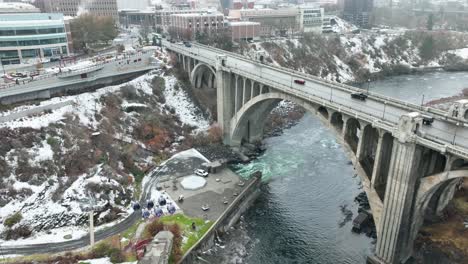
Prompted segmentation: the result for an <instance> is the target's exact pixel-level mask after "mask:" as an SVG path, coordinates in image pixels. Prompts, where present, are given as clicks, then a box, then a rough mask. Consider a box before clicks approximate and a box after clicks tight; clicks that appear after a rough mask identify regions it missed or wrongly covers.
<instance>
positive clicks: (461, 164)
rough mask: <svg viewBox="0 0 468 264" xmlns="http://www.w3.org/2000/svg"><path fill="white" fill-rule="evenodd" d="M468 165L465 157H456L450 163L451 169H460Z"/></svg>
mask: <svg viewBox="0 0 468 264" xmlns="http://www.w3.org/2000/svg"><path fill="white" fill-rule="evenodd" d="M467 167H468V161H466V160H464V159H456V160H454V161H453V162H452V164H450V170H460V169H462V168H467Z"/></svg>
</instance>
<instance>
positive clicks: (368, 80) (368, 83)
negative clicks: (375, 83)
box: [367, 79, 370, 94]
mask: <svg viewBox="0 0 468 264" xmlns="http://www.w3.org/2000/svg"><path fill="white" fill-rule="evenodd" d="M369 86H370V79H367V94H369Z"/></svg>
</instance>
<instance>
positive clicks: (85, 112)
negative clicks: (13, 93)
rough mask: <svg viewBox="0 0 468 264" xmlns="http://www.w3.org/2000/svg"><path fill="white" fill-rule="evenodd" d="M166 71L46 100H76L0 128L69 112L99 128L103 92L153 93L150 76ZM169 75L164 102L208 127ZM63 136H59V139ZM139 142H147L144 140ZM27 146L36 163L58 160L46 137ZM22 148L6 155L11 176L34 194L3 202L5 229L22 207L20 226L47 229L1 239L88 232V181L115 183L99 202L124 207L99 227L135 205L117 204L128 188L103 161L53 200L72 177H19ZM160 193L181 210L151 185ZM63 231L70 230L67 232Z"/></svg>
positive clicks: (49, 238) (47, 121)
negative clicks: (36, 182)
mask: <svg viewBox="0 0 468 264" xmlns="http://www.w3.org/2000/svg"><path fill="white" fill-rule="evenodd" d="M161 74H162V73H161V72H160V71H153V72H151V73H148V74H145V75H143V76H141V77H138V78H136V79H134V80H132V81H130V82H128V83H125V84H122V85H116V86H108V87H105V88H101V89H98V90H96V91H93V92H88V93H82V94H78V95H73V96H63V97H55V98H51V99H48V100H44V101H41V102H40V104H39V105H40V106H44V105H52V104H56V103H60V102H65V101H71V102H72V103H71V104H70V105H66V106H63V107H60V108H58V109H55V110H52V111H46V112H43V113H40V114H36V115H34V116H27V117H23V118H19V119H16V120H12V121H7V122H3V123H0V128H5V129H12V130H13V129H17V128H34V129H41V128H44V127H47V126H49V125H51V124H58V123H63V122H64V120H65V119H66V118H67V116H69V115H75V116H77V117H78V118H79V122H80V124H81V125H84V126H85V127H87V128H89V129H90V130H92V131H98V126H99V125H100V121H99V120H97V119H96V116H97V115H96V114H97V113H99V112H100V111H101V110H102V108H103V107H104V105H103V103H102V102H101V98H102V97H103V96H105V95H106V94H109V93H117V92H118V91H119V90H120V88H121V87H123V86H126V85H132V86H133V87H135V89H136V90H137V92H139V93H142V94H146V95H148V96H150V95H151V96H153V90H152V87H151V81H152V80H153V78H154V77H155V76H159V75H161ZM164 79H165V81H166V87H165V90H164V95H165V97H166V102H165V104H166V105H168V106H170V107H172V108H174V109H175V113H176V114H177V115H178V116H179V118H180V120H181V121H182V122H183V123H185V124H188V125H190V126H193V127H196V128H197V131H202V130H204V129H206V128H207V127H208V126H209V122H208V121H207V120H205V119H203V117H199V116H198V115H197V113H196V112H197V111H196V107H195V106H194V105H193V103H192V102H191V101H190V99H189V97H188V96H187V94H186V93H185V92H184V91H183V90H182V89H178V90H176V89H175V88H174V85H175V83H176V79H175V77H172V76H164ZM121 106H122V107H145V106H146V105H145V104H142V103H135V102H128V101H125V99H123V103H122V105H121ZM35 107H37V106H36V105H23V106H18V107H15V108H14V109H11V110H9V111H5V112H2V113H1V114H0V115H2V116H8V115H10V114H12V113H17V112H21V111H24V110H27V109H34V108H35ZM159 107H161V109H162V107H164V104H162V105H160V106H159ZM116 136H118V135H116ZM125 136H126V135H125ZM122 138H123V136H122ZM183 139H184V138H183V137H180V139H178V140H183ZM58 140H59V141H60V139H58ZM137 143H138V144H143V143H141V142H137ZM60 144H61V143H60ZM62 148H63V147H62ZM27 152H28V153H29V156H30V157H31V159H30V163H31V164H36V165H37V164H39V163H40V162H41V161H47V160H53V158H54V154H55V153H54V151H53V149H52V148H51V145H50V144H49V143H48V142H47V141H46V140H45V139H44V140H43V141H41V142H38V143H35V144H34V146H33V147H32V148H29V149H28V150H27ZM17 154H18V153H16V150H15V149H13V150H12V151H10V152H9V153H8V157H6V160H7V161H8V162H9V165H10V166H11V167H12V168H13V169H12V170H11V171H12V175H11V176H10V177H9V180H10V181H13V182H14V185H13V188H14V189H17V190H20V189H22V188H28V189H30V190H31V191H32V194H31V195H29V196H28V197H25V198H24V199H17V200H13V201H10V202H9V203H7V204H6V205H5V206H3V207H1V208H0V220H1V221H0V233H2V232H3V231H4V230H6V227H5V226H4V225H3V224H1V223H2V222H3V220H5V218H7V217H8V216H11V215H12V214H14V213H15V212H21V215H22V220H21V221H20V223H18V224H16V225H15V226H18V225H23V224H26V225H29V226H31V227H32V228H33V229H36V228H38V229H40V230H43V231H40V232H33V236H31V237H30V238H27V239H19V240H15V241H3V240H0V243H1V244H4V245H18V244H35V243H44V242H60V241H65V240H69V239H76V238H79V237H81V236H84V235H85V234H86V232H87V229H86V223H87V217H88V216H87V213H86V211H85V209H84V208H83V207H82V204H83V203H87V202H88V198H89V195H88V193H87V191H86V186H88V185H90V184H98V185H99V184H105V185H107V186H109V188H110V189H111V191H110V193H109V194H108V197H100V196H99V195H100V194H97V195H96V196H97V197H94V198H95V199H96V203H97V204H98V206H99V205H100V206H101V207H102V206H104V204H102V203H103V202H109V203H110V204H112V205H114V206H116V207H118V208H120V209H121V210H122V211H123V212H124V213H123V214H122V215H121V218H120V219H119V220H117V221H113V222H111V223H108V224H105V225H101V226H99V227H98V229H99V228H104V227H107V226H109V225H114V224H116V223H117V222H118V221H121V220H122V217H125V215H128V214H129V213H130V212H131V211H132V209H131V208H130V206H127V207H125V206H123V205H121V204H118V203H119V201H120V199H117V197H118V195H119V192H122V191H123V192H125V191H126V190H120V191H117V190H119V188H120V189H122V188H121V187H119V183H118V182H117V181H115V180H113V179H110V178H109V177H106V176H107V175H105V171H104V170H103V167H102V165H96V166H95V167H94V168H92V169H91V171H90V172H89V173H85V174H83V175H80V176H78V177H76V179H74V182H73V183H72V184H71V185H70V186H69V187H68V188H67V189H66V190H64V191H63V197H62V198H61V199H60V200H58V201H56V202H54V201H53V200H52V195H53V193H54V191H56V190H57V188H59V181H60V180H62V181H64V180H67V179H68V177H66V176H62V175H61V177H58V176H57V175H48V180H47V181H45V182H43V183H42V184H40V185H31V184H28V183H26V182H20V181H18V180H17V179H16V175H14V174H13V172H14V171H15V168H16V167H17V166H18V158H17ZM192 154H193V153H192ZM198 154H199V153H198ZM59 155H60V153H59ZM184 155H187V154H186V153H185V154H184V153H181V154H180V155H179V156H181V157H183V156H184ZM119 177H120V176H119ZM130 191H131V190H130ZM160 196H164V197H165V198H166V199H167V201H168V202H169V203H172V204H173V205H175V206H176V209H177V211H180V209H179V208H178V207H177V204H176V203H175V202H174V201H173V200H172V198H171V197H168V195H167V194H165V193H162V192H159V191H157V190H152V192H151V199H152V200H153V201H155V202H157V200H158V198H159V197H160ZM101 198H102V199H101ZM163 210H164V212H165V213H167V207H165V208H163ZM106 213H108V211H104V212H102V213H101V215H100V216H99V217H104V216H105V215H106ZM54 225H58V226H61V227H60V228H52V229H50V227H51V226H54ZM15 226H13V227H15ZM46 230H47V231H46ZM64 236H67V238H65V237H64Z"/></svg>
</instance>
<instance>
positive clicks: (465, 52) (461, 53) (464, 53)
mask: <svg viewBox="0 0 468 264" xmlns="http://www.w3.org/2000/svg"><path fill="white" fill-rule="evenodd" d="M447 53H450V54H454V55H457V56H458V57H460V58H462V59H464V60H467V59H468V48H464V49H456V50H449V51H448V52H447Z"/></svg>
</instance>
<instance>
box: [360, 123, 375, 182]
mask: <svg viewBox="0 0 468 264" xmlns="http://www.w3.org/2000/svg"><path fill="white" fill-rule="evenodd" d="M359 140H362V143H361V144H362V145H363V147H362V150H361V153H359V162H360V163H361V166H362V167H363V168H364V172H365V173H366V176H367V177H368V178H369V180H370V179H371V178H372V171H373V169H374V163H375V157H376V153H377V145H378V143H379V131H378V130H377V128H375V127H373V126H372V125H371V124H368V125H366V126H365V127H364V130H363V133H362V138H360V139H359Z"/></svg>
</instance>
